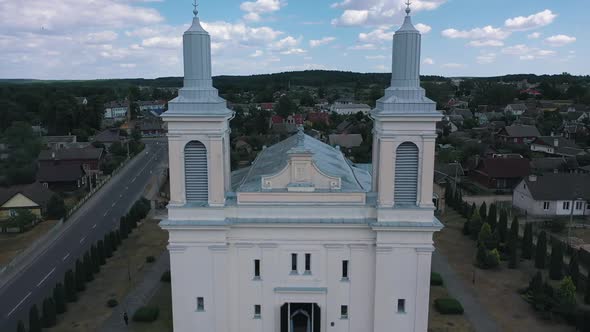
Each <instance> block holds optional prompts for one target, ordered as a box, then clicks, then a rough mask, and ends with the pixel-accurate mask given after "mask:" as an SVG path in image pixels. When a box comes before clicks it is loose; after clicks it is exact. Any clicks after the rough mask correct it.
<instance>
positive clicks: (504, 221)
mask: <svg viewBox="0 0 590 332" xmlns="http://www.w3.org/2000/svg"><path fill="white" fill-rule="evenodd" d="M497 228H498V235H499V236H500V242H501V243H506V241H507V240H508V239H507V234H508V213H507V212H506V210H505V209H502V210H500V220H499V221H498V226H497Z"/></svg>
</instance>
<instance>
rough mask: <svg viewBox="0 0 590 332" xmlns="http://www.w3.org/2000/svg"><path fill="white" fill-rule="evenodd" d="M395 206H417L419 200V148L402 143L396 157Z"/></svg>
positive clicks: (409, 143) (412, 144)
mask: <svg viewBox="0 0 590 332" xmlns="http://www.w3.org/2000/svg"><path fill="white" fill-rule="evenodd" d="M394 189H395V190H394V198H393V199H394V202H395V205H413V206H415V205H416V201H417V199H418V147H417V146H416V144H414V143H411V142H405V143H402V144H401V145H400V146H399V147H398V148H397V152H396V157H395V188H394Z"/></svg>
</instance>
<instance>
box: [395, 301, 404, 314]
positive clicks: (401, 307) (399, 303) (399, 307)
mask: <svg viewBox="0 0 590 332" xmlns="http://www.w3.org/2000/svg"><path fill="white" fill-rule="evenodd" d="M397 312H399V313H402V314H403V313H405V312H406V300H405V299H398V300H397Z"/></svg>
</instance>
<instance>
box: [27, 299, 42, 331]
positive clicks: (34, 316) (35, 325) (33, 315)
mask: <svg viewBox="0 0 590 332" xmlns="http://www.w3.org/2000/svg"><path fill="white" fill-rule="evenodd" d="M29 332H41V320H40V319H39V310H37V305H36V304H33V306H32V307H31V309H30V310H29Z"/></svg>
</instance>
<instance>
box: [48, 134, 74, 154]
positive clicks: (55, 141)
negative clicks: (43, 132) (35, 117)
mask: <svg viewBox="0 0 590 332" xmlns="http://www.w3.org/2000/svg"><path fill="white" fill-rule="evenodd" d="M41 140H42V142H43V143H44V144H45V146H46V147H47V148H48V149H51V150H59V149H64V148H67V147H68V145H70V144H72V143H76V142H77V141H78V138H77V137H76V135H66V136H43V137H42V138H41Z"/></svg>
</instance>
